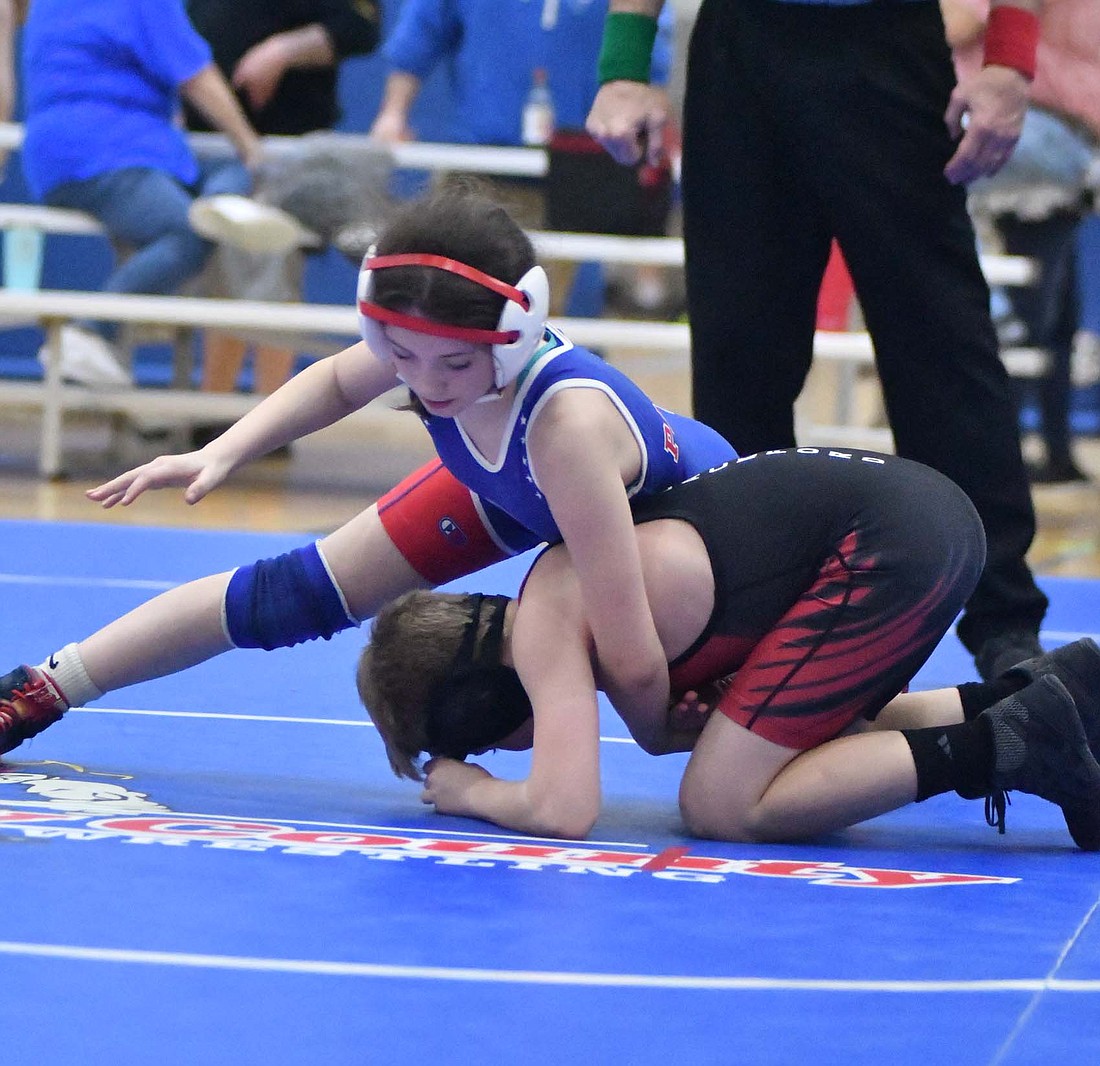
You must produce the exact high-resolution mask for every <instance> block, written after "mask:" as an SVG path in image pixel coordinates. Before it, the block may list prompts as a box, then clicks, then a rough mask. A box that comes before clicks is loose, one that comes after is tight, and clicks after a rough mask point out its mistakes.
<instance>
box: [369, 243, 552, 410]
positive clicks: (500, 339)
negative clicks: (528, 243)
mask: <svg viewBox="0 0 1100 1066" xmlns="http://www.w3.org/2000/svg"><path fill="white" fill-rule="evenodd" d="M402 266H426V267H433V268H435V269H436V270H446V271H449V272H450V273H452V274H458V275H459V276H460V277H464V278H466V279H468V280H469V281H473V282H476V283H477V284H478V285H483V286H484V287H485V288H487V289H490V290H492V291H493V292H495V293H499V294H500V295H501V296H503V297H504V301H505V302H504V310H503V311H501V314H500V321H499V322H498V323H497V327H496V329H475V328H473V327H471V326H452V325H448V324H447V323H445V322H436V321H434V320H433V319H430V318H423V317H422V316H420V315H413V314H407V313H405V312H402V311H393V310H390V309H389V308H387V307H382V306H381V305H380V304H377V303H375V302H374V281H373V274H374V271H375V270H385V269H387V268H389V267H402ZM356 305H357V307H358V310H359V332H360V333H361V334H362V337H363V340H364V341H366V344H367V347H368V348H370V350H371V351H372V352H374V354H375V355H376V356H378V358H379V359H382V360H383V361H384V362H387V363H392V362H393V361H394V357H393V347H392V346H391V344H390V341H389V338H388V337H387V336H386V331H385V330H384V329H383V328H382V327H383V325H387V324H388V325H393V326H402V327H404V328H405V329H411V330H414V331H415V332H417V333H427V334H430V335H431V336H433V337H451V338H453V339H455V340H463V341H471V342H473V343H475V344H491V345H492V348H493V370H494V374H493V377H494V382H495V384H496V387H497V388H498V389H503V388H504V386H505V385H507V384H508V383H509V382H512V381H514V380H515V379H516V378H517V377H518V376H519V373H520V371H521V370H522V369H523V368H524V366H525V365H526V364H527V360H528V359H530V358H531V356H532V355H534V353H535V349H536V348H537V347H538V346H539V342H540V341H541V340H542V334H543V330H544V329H545V328H546V317H547V315H548V314H549V313H550V283H549V281H548V280H547V277H546V271H545V270H543V269H542V267H540V266H534V267H532V268H531V269H530V270H528V271H527V273H526V274H524V275H523V277H522V278H520V279H519V281H517V282H516V283H515V285H509V284H507V283H506V282H503V281H501V280H500V279H499V278H494V277H493V276H492V275H490V274H486V273H484V272H483V271H481V270H478V269H477V268H476V267H472V266H469V265H468V264H466V263H460V262H459V261H458V260H457V259H448V258H447V257H446V256H443V255H428V254H423V253H419V252H410V253H407V254H402V255H380V256H376V255H375V254H374V249H373V248H371V249H370V250H369V251H368V252H367V254H366V255H365V256H364V257H363V266H362V268H361V269H360V271H359V286H358V292H357V299H356Z"/></svg>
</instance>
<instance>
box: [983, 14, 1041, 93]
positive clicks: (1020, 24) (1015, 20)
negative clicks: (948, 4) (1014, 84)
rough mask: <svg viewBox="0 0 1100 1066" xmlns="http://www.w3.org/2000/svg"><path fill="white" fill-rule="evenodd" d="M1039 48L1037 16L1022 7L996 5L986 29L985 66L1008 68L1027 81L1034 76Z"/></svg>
mask: <svg viewBox="0 0 1100 1066" xmlns="http://www.w3.org/2000/svg"><path fill="white" fill-rule="evenodd" d="M1038 47H1039V19H1038V16H1036V15H1035V14H1034V12H1031V11H1025V10H1024V9H1023V8H1022V7H1004V6H1002V7H995V8H993V10H992V11H990V13H989V23H988V24H987V25H986V28H985V57H984V59H983V61H982V65H983V66H986V67H990V66H997V67H1011V68H1012V69H1013V70H1018V71H1019V72H1020V73H1021V74H1022V75H1023V76H1024V77H1025V78H1027V80H1028V81H1032V80H1034V78H1035V52H1036V49H1037V48H1038Z"/></svg>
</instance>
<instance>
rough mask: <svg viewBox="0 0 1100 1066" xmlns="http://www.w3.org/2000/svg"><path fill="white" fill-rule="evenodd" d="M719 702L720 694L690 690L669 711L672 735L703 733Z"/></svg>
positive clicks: (669, 724)
mask: <svg viewBox="0 0 1100 1066" xmlns="http://www.w3.org/2000/svg"><path fill="white" fill-rule="evenodd" d="M717 701H718V693H717V692H714V693H713V695H712V694H711V691H710V690H707V691H706V692H698V691H696V690H694V689H690V690H689V691H687V692H685V693H684V694H683V695H682V696H681V697H680V698H679V699H678V700H674V701H673V702H672V704H671V705H670V706H669V709H668V728H669V732H671V733H701V732H702V731H703V726H705V725H706V724H707V720H708V719H709V718H710V715H711V712H712V711H713V710H714V707H715V704H716V703H717Z"/></svg>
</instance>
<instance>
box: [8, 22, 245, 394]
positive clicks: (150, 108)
mask: <svg viewBox="0 0 1100 1066" xmlns="http://www.w3.org/2000/svg"><path fill="white" fill-rule="evenodd" d="M22 85H23V92H24V100H25V109H26V119H25V127H26V137H25V140H24V143H23V156H22V159H23V169H24V172H25V174H26V178H27V182H28V184H29V186H30V188H31V192H32V193H33V195H34V196H35V197H36V198H38V199H40V200H43V201H44V202H45V203H47V204H50V205H51V206H55V207H68V208H74V209H76V210H80V211H87V212H88V213H90V214H92V215H94V216H95V217H96V218H98V219H99V220H100V222H102V223H103V225H104V226H105V228H106V230H107V233H108V235H109V236H110V238H111V240H112V241H114V242H115V243H116V244H118V245H124V246H126V247H127V248H129V249H132V250H133V254H131V255H130V256H129V257H128V258H127V259H125V261H123V262H120V263H119V264H118V265H117V266H116V267H115V269H114V270H113V271H112V273H111V274H110V276H109V277H108V279H107V281H106V283H105V285H104V289H105V291H107V292H115V293H154V294H162V295H163V294H167V293H172V292H175V291H176V290H177V289H178V288H179V287H180V286H181V285H182V284H183V283H184V282H185V281H187V280H188V279H189V278H191V277H193V276H195V275H196V274H197V273H198V272H199V270H200V269H201V268H202V265H203V263H204V262H205V260H206V257H207V256H208V255H209V254H210V251H211V250H212V248H213V245H211V244H210V243H209V242H207V241H205V240H203V239H202V238H201V237H199V236H198V234H196V233H195V232H194V231H193V230H192V229H191V227H190V226H189V224H188V221H187V211H188V208H189V206H190V204H191V201H192V199H193V198H194V197H195V196H196V195H199V194H209V193H215V192H235V193H242V192H247V191H249V189H250V187H251V177H250V173H249V172H250V170H251V168H253V167H255V166H256V165H257V164H258V163H259V159H260V140H259V137H258V136H257V134H256V132H255V131H254V130H253V129H252V127H251V125H250V124H249V122H248V119H247V118H246V117H245V115H244V112H243V111H242V110H241V107H240V104H239V103H238V102H237V99H236V97H235V96H234V95H233V92H232V90H231V89H230V87H229V85H228V84H227V83H226V81H225V78H224V77H223V76H222V74H221V73H220V71H219V70H218V68H217V67H216V66H215V64H214V62H213V60H212V58H211V52H210V46H209V45H208V44H207V43H206V41H204V40H203V38H202V37H201V36H199V34H198V33H197V32H196V31H195V29H194V27H193V26H192V25H191V23H190V22H189V21H188V18H187V15H186V13H185V11H184V6H183V0H81V3H79V4H74V3H71V2H70V0H35V2H34V4H32V5H31V8H30V12H29V14H28V16H27V22H26V25H25V26H24V28H23V37H22ZM183 99H186V100H187V101H188V102H190V103H191V104H193V105H194V106H195V107H197V108H198V109H199V110H200V111H202V112H203V113H204V114H205V115H207V117H208V118H209V119H210V121H211V122H212V123H213V125H215V126H216V127H217V128H218V129H219V130H221V131H222V132H223V133H225V134H226V136H227V137H228V138H229V139H230V141H231V142H232V144H233V147H234V148H235V149H236V152H237V156H238V160H220V161H218V162H211V163H206V162H200V161H199V160H197V159H196V158H195V156H194V155H193V154H192V152H191V150H190V148H189V147H188V144H187V140H186V136H185V134H184V132H183V130H182V127H181V125H180V123H179V121H178V117H179V111H180V106H181V101H182V100H183ZM117 331H118V324H117V323H112V322H96V323H89V324H88V325H87V327H80V326H69V327H67V328H66V329H64V330H63V331H62V340H61V353H60V357H61V365H62V374H63V375H64V376H65V377H66V378H68V379H70V380H74V381H78V382H82V383H84V384H89V385H119V384H125V383H126V382H127V381H128V380H129V375H128V374H127V372H126V371H124V370H123V369H122V367H121V365H120V363H119V360H118V355H117V352H116V351H115V350H114V346H113V343H112V342H113V341H114V339H115V336H116V334H117Z"/></svg>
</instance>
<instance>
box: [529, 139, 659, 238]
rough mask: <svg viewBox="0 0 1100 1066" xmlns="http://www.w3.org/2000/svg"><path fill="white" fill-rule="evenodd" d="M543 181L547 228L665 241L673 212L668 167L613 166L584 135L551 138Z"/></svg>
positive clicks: (614, 163)
mask: <svg viewBox="0 0 1100 1066" xmlns="http://www.w3.org/2000/svg"><path fill="white" fill-rule="evenodd" d="M547 147H548V149H549V156H550V164H549V169H548V171H547V176H546V225H547V228H548V229H551V230H561V231H564V232H567V233H611V234H616V235H619V236H628V237H664V236H666V235H667V233H668V230H667V226H668V213H669V210H670V208H671V206H672V176H671V173H670V171H669V169H668V167H667V166H665V167H654V166H650V165H649V164H647V163H645V162H644V161H643V162H641V163H638V164H637V165H635V166H633V167H627V166H622V165H621V164H619V163H616V162H615V160H614V159H612V158H611V156H610V155H608V154H607V152H606V151H604V149H603V148H602V147H601V146H600V144H599V142H597V141H596V140H594V139H593V138H592V137H591V136H590V135H589V134H588V133H586V132H585V131H584V130H579V129H561V130H557V131H556V132H555V133H554V136H553V138H552V139H551V141H550V144H549V145H548V146H547Z"/></svg>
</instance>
